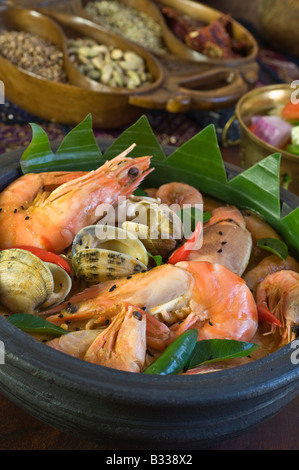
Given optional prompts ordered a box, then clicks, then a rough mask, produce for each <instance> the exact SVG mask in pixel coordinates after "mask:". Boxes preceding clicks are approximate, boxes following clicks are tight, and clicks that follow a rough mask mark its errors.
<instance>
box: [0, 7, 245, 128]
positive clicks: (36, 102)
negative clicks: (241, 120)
mask: <svg viewBox="0 0 299 470" xmlns="http://www.w3.org/2000/svg"><path fill="white" fill-rule="evenodd" d="M145 1H146V2H147V3H149V2H148V0H142V2H145ZM31 3H32V2H31ZM35 3H36V2H35ZM41 3H44V2H41ZM77 3H78V2H74V5H76V4H77ZM150 4H151V5H152V7H153V8H154V9H155V11H157V14H160V13H159V10H158V9H157V8H156V6H155V5H154V4H152V3H150ZM74 5H73V6H74ZM79 6H80V5H79ZM77 7H78V4H77ZM77 7H76V8H77ZM76 11H77V14H76V15H75V14H73V13H69V12H64V11H59V10H54V9H53V8H52V9H49V10H47V11H45V10H44V9H43V8H41V9H40V11H39V12H38V11H36V10H27V9H23V8H20V7H18V6H7V7H5V8H3V9H2V11H0V27H1V28H2V29H9V30H23V31H27V32H31V33H33V34H36V35H39V36H41V37H42V38H44V39H48V40H49V41H51V42H52V43H54V44H56V45H58V46H59V47H60V48H61V50H62V51H63V53H64V64H65V71H66V73H67V75H68V80H69V83H68V84H61V83H56V82H53V81H50V80H46V79H43V78H41V77H39V76H37V75H35V74H33V73H30V72H27V71H25V70H21V69H20V68H18V67H16V66H14V65H13V64H11V63H10V62H9V61H7V60H6V59H4V58H3V57H1V56H0V80H2V81H3V82H4V84H5V95H6V98H7V99H8V100H10V101H11V102H13V103H15V104H16V105H18V106H19V107H20V108H22V109H24V110H26V111H27V112H30V113H31V114H33V115H35V116H38V117H40V118H42V119H45V120H49V121H54V122H55V121H56V122H60V123H64V124H68V125H74V124H78V123H79V122H80V121H82V120H83V119H84V118H85V117H86V115H87V114H89V113H91V114H92V116H93V123H94V127H95V128H110V129H111V128H118V127H123V126H126V125H128V124H130V123H132V122H133V121H134V120H136V118H138V116H140V115H141V114H143V113H144V111H145V109H161V110H165V109H166V110H167V111H169V112H172V113H177V112H179V113H180V112H186V111H188V110H212V109H219V108H224V107H230V106H232V105H234V104H235V103H236V102H237V101H238V99H239V98H240V97H241V96H242V95H243V94H244V93H245V92H246V91H247V90H248V82H247V79H244V75H243V73H242V72H240V71H239V69H238V68H237V67H236V68H229V67H225V66H224V65H223V66H221V67H220V66H213V67H211V65H210V64H199V63H198V62H196V61H190V60H189V59H188V58H182V57H179V56H174V55H170V56H168V55H167V56H166V57H156V56H154V55H153V54H151V53H150V52H149V51H147V50H146V49H144V48H143V47H140V46H139V45H138V44H134V43H132V42H131V41H127V40H125V39H124V38H123V37H120V36H118V35H116V34H114V33H112V32H111V31H107V30H105V29H103V28H102V27H100V26H99V25H96V24H95V23H94V22H92V21H90V20H88V19H86V18H83V17H82V16H78V13H80V11H79V10H78V8H77V10H76ZM45 12H47V15H45ZM169 34H171V33H170V32H169ZM67 36H72V37H73V36H77V37H80V36H82V37H91V38H93V39H95V40H97V41H98V42H99V43H104V44H110V45H113V46H116V47H119V48H121V49H123V50H133V51H135V52H136V53H137V54H139V55H141V56H142V57H143V58H144V60H145V61H146V64H147V68H148V70H149V72H150V73H151V74H152V75H153V77H154V82H153V83H152V84H151V85H148V86H144V87H141V88H138V89H134V90H132V89H131V90H128V89H126V88H120V87H119V88H112V87H109V86H104V85H99V84H98V83H97V82H96V81H93V80H90V79H88V78H87V77H85V76H83V75H82V74H81V73H80V72H79V71H78V70H77V69H76V68H75V67H74V65H73V64H72V63H71V61H70V60H69V57H68V53H67V46H66V37H67ZM181 46H182V44H181Z"/></svg>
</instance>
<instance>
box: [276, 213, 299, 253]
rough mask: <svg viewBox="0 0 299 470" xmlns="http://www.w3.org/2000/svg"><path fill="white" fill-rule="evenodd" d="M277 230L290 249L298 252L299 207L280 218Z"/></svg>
mask: <svg viewBox="0 0 299 470" xmlns="http://www.w3.org/2000/svg"><path fill="white" fill-rule="evenodd" d="M278 230H279V231H280V233H281V236H282V237H283V239H284V241H285V242H286V243H287V244H288V246H289V248H290V250H295V251H297V255H298V253H299V237H298V233H299V207H297V208H296V209H295V210H293V211H292V212H291V213H290V214H288V215H286V216H285V217H284V218H283V219H281V221H280V223H279V224H278Z"/></svg>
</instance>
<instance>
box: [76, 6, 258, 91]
mask: <svg viewBox="0 0 299 470" xmlns="http://www.w3.org/2000/svg"><path fill="white" fill-rule="evenodd" d="M95 1H96V0H95ZM118 1H119V2H120V3H123V4H125V5H128V6H131V7H133V8H135V9H136V10H139V11H142V12H145V13H148V14H149V15H150V16H151V17H152V18H154V19H155V21H156V22H157V23H158V24H159V25H160V27H161V33H162V37H163V40H164V42H165V45H166V46H167V48H168V50H169V52H170V53H171V54H172V55H174V56H175V57H177V58H180V59H184V60H188V61H191V62H197V63H200V64H203V65H209V66H210V67H229V68H238V70H239V71H241V72H243V75H244V77H245V79H246V81H247V82H248V83H249V84H254V83H255V82H256V81H257V79H258V65H257V63H256V57H257V53H258V45H257V42H256V40H255V38H254V37H253V36H252V34H251V33H250V32H249V31H248V30H247V29H246V28H244V27H243V26H242V25H241V24H240V23H238V22H237V21H235V20H234V19H232V35H233V37H234V38H235V39H238V40H241V39H244V40H246V42H247V44H248V55H247V56H246V57H242V58H236V59H216V58H211V57H207V56H205V55H203V54H201V53H199V52H197V51H195V50H193V49H191V48H189V47H188V46H187V45H186V44H184V43H183V42H182V41H181V40H180V39H179V38H178V37H176V36H175V35H174V34H173V33H172V31H171V30H170V29H169V28H168V26H167V24H166V22H165V20H164V17H163V14H162V13H161V11H160V8H159V7H161V6H169V7H172V8H173V9H175V10H177V11H178V12H179V13H181V14H185V15H188V16H190V17H191V18H194V19H197V20H200V21H202V22H204V23H206V24H209V23H211V22H212V21H214V20H216V19H218V18H219V17H221V16H222V15H223V13H222V12H221V11H219V10H216V9H214V8H211V7H209V6H207V5H205V4H203V3H199V2H195V1H192V0H184V1H182V0H153V1H151V0H118ZM89 2H90V0H75V1H74V2H73V8H74V10H73V11H77V12H78V13H79V14H80V16H82V17H85V18H89V17H88V15H87V13H86V11H85V8H84V7H85V5H86V4H87V3H89ZM89 19H92V18H89ZM92 20H94V19H92Z"/></svg>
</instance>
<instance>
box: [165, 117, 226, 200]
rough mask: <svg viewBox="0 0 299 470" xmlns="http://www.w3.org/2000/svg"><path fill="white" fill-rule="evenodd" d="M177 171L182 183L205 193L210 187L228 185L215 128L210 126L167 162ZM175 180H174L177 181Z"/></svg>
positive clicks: (167, 168)
mask: <svg viewBox="0 0 299 470" xmlns="http://www.w3.org/2000/svg"><path fill="white" fill-rule="evenodd" d="M165 166H166V171H167V172H168V171H169V169H170V167H171V169H172V170H175V171H176V178H175V179H177V178H178V176H180V178H181V179H180V181H182V182H186V183H187V184H191V185H193V186H195V187H197V188H201V190H202V191H203V192H204V191H205V190H206V189H207V188H208V187H209V185H214V184H215V181H217V182H218V183H226V182H227V176H226V171H225V167H224V163H223V159H222V155H221V152H220V148H219V145H218V140H217V135H216V132H215V127H214V126H213V125H210V126H208V127H206V128H205V129H203V130H202V131H201V132H199V133H198V134H197V135H195V136H194V137H192V138H191V139H190V140H189V141H187V142H186V143H184V144H183V145H182V146H181V147H180V148H178V149H177V150H175V151H174V152H173V153H172V154H171V155H170V157H169V158H168V159H167V161H166V165H165ZM175 179H174V180H175Z"/></svg>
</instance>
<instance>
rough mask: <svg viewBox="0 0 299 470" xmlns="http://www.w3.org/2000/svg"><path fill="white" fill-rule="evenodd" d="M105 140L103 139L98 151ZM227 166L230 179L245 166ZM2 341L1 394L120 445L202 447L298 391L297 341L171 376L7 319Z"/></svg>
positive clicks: (3, 178)
mask: <svg viewBox="0 0 299 470" xmlns="http://www.w3.org/2000/svg"><path fill="white" fill-rule="evenodd" d="M110 143H111V142H110ZM108 144H109V143H108V142H107V141H104V142H103V141H100V147H101V149H103V150H105V146H107V145H108ZM172 150H173V149H172ZM166 152H167V149H166ZM20 155H21V152H20V151H19V152H11V153H10V154H7V155H4V156H2V157H1V167H2V174H1V175H0V189H3V188H4V187H5V186H6V185H7V184H8V183H9V182H10V181H12V180H13V179H15V178H16V177H17V176H18V175H19V173H20V170H19V165H18V162H19V158H20ZM226 168H227V171H228V173H229V174H230V175H232V176H234V175H236V174H237V173H238V171H240V170H239V169H238V168H236V167H233V166H231V165H226ZM282 200H283V202H284V203H285V207H289V208H290V209H294V208H295V207H297V206H298V205H299V204H298V202H299V199H298V198H297V197H296V196H294V195H292V194H290V193H288V192H287V191H282ZM0 339H1V341H2V342H3V344H4V346H5V363H4V364H1V365H0V391H1V392H2V393H3V394H4V395H6V396H7V397H8V398H9V399H10V400H11V401H13V402H14V403H15V404H16V405H18V406H19V407H21V408H23V409H24V410H26V411H27V412H28V413H30V414H31V415H33V416H34V417H36V418H38V419H40V420H41V421H44V422H46V423H48V424H50V425H52V426H53V427H56V428H58V429H60V430H62V431H65V432H67V433H69V434H72V435H75V436H77V437H79V438H82V439H86V440H90V441H94V442H95V443H98V444H99V445H101V444H108V445H110V446H111V445H112V446H115V449H118V448H119V447H118V446H119V445H121V446H127V448H130V449H148V450H154V449H164V450H171V449H173V450H178V449H180V450H184V449H189V450H194V449H202V448H205V447H208V446H210V445H211V444H214V443H216V442H217V441H220V440H223V439H226V438H231V437H233V436H236V435H238V434H239V433H241V432H243V431H245V430H248V429H249V428H250V427H252V426H255V425H257V424H258V423H261V422H262V421H264V420H266V419H268V418H270V417H272V416H273V415H274V414H276V413H278V412H279V411H280V410H281V409H282V408H283V407H284V406H285V405H286V404H287V403H289V402H290V401H291V400H293V398H295V396H296V395H297V394H298V392H299V368H298V365H297V364H296V362H298V359H297V356H298V354H297V355H296V349H294V346H295V347H296V346H297V349H299V344H298V345H297V342H296V341H295V342H293V343H291V344H289V345H287V346H286V347H284V348H282V349H280V350H279V351H277V352H275V353H274V354H271V355H269V356H268V357H266V358H263V359H260V360H258V361H256V362H254V363H251V364H248V365H244V366H240V367H238V368H235V369H230V370H226V371H223V372H216V373H212V374H206V375H198V376H169V377H168V376H148V375H142V374H133V373H127V372H120V371H117V370H113V369H109V368H106V367H101V366H96V365H93V364H89V363H86V362H84V361H80V360H78V359H75V358H72V357H70V356H67V355H65V354H63V353H60V352H58V351H55V350H53V349H51V348H49V347H48V346H46V345H44V344H42V343H39V342H37V341H36V340H34V339H32V338H31V337H30V336H29V335H27V334H26V333H24V332H22V331H20V330H18V329H17V328H16V327H14V326H13V325H11V324H10V323H8V322H7V321H6V320H5V319H3V318H0ZM298 343H299V342H298Z"/></svg>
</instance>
